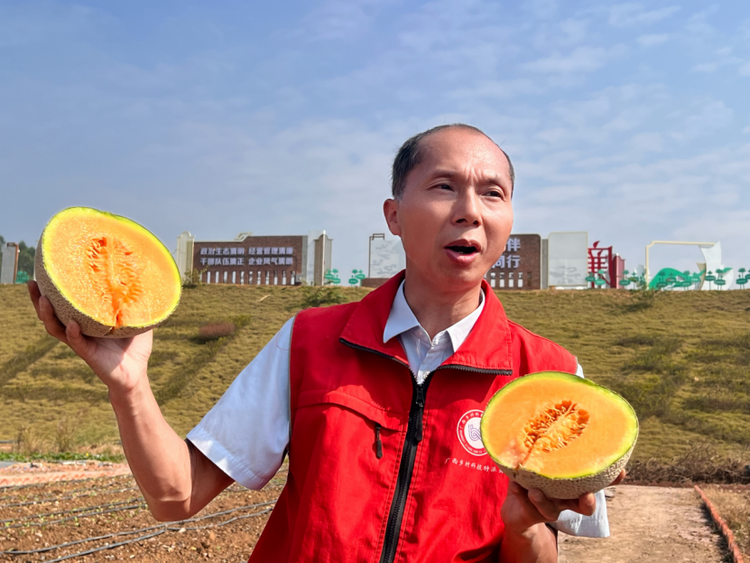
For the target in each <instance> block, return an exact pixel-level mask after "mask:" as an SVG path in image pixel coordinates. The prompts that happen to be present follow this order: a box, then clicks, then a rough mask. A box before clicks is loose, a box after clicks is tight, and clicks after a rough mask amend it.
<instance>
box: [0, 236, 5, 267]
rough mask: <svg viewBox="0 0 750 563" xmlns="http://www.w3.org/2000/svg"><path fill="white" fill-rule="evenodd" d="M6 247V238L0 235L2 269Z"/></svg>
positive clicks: (0, 262)
mask: <svg viewBox="0 0 750 563" xmlns="http://www.w3.org/2000/svg"><path fill="white" fill-rule="evenodd" d="M4 246H5V238H4V237H3V235H0V268H2V267H3V247H4Z"/></svg>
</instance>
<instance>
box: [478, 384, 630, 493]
mask: <svg viewBox="0 0 750 563" xmlns="http://www.w3.org/2000/svg"><path fill="white" fill-rule="evenodd" d="M480 428H481V435H482V441H483V443H484V447H485V448H486V450H487V453H489V455H490V457H491V458H492V459H493V460H494V461H495V463H497V465H498V466H499V468H500V469H501V470H502V471H503V472H504V473H505V474H506V475H508V476H509V477H511V478H512V479H514V480H515V481H516V482H518V483H519V484H520V485H521V486H523V487H524V488H526V489H532V488H536V489H541V490H542V491H543V492H544V493H545V494H546V495H547V496H548V497H550V498H559V499H570V498H577V497H579V496H580V495H582V494H583V493H589V492H596V491H598V490H601V489H603V488H604V487H606V486H607V485H609V484H610V483H611V482H612V481H614V479H615V478H616V477H617V476H618V475H619V473H620V471H621V470H622V469H623V468H624V467H625V464H626V463H627V461H628V459H629V458H630V454H631V453H632V451H633V447H634V446H635V442H636V439H637V437H638V418H637V417H636V414H635V411H634V410H633V407H631V406H630V404H629V403H628V402H627V401H626V400H625V399H623V398H622V397H621V396H620V395H618V394H617V393H615V392H614V391H610V390H609V389H607V388H605V387H602V386H600V385H597V384H595V383H593V382H592V381H589V380H587V379H583V378H580V377H577V376H575V375H572V374H569V373H561V372H540V373H535V374H530V375H527V376H525V377H521V378H519V379H516V380H514V381H512V382H511V383H509V384H508V385H506V386H505V387H503V388H502V389H501V390H500V391H498V392H497V393H496V394H495V395H494V396H493V397H492V399H490V401H489V403H488V405H487V408H486V409H485V411H484V415H483V416H482V421H481V425H480Z"/></svg>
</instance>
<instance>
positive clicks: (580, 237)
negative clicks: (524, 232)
mask: <svg viewBox="0 0 750 563" xmlns="http://www.w3.org/2000/svg"><path fill="white" fill-rule="evenodd" d="M548 241H549V242H548V246H547V248H548V264H549V266H548V273H547V276H548V277H547V280H548V285H549V287H586V286H587V285H588V282H587V281H586V276H587V275H588V249H589V234H588V233H587V232H586V231H578V232H568V233H550V234H549V238H548Z"/></svg>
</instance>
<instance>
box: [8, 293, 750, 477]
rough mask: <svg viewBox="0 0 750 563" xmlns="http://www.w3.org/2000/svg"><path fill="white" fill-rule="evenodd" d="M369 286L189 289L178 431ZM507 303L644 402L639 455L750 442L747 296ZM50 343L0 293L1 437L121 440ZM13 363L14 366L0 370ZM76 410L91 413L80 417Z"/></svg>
mask: <svg viewBox="0 0 750 563" xmlns="http://www.w3.org/2000/svg"><path fill="white" fill-rule="evenodd" d="M329 292H331V294H330V295H329V294H328V293H329ZM366 293H367V290H362V289H350V288H326V291H325V293H320V292H316V291H313V290H311V289H310V288H305V287H267V286H245V287H239V286H221V285H208V286H198V287H195V288H192V289H187V290H186V291H185V292H184V296H183V299H182V302H181V303H180V306H179V308H178V309H177V311H176V313H175V314H174V315H173V316H172V317H171V318H170V319H169V320H168V321H167V322H166V323H164V324H163V325H162V326H160V327H159V328H157V329H156V330H155V332H154V352H153V355H152V358H151V362H150V365H149V377H150V380H151V383H152V386H153V388H154V392H155V393H156V395H157V397H159V398H160V406H161V408H162V411H163V412H164V414H165V416H166V417H167V420H168V421H169V422H170V424H172V425H173V427H174V428H175V429H176V430H177V432H178V433H180V434H185V433H186V432H187V431H188V430H190V428H192V426H193V425H195V424H196V423H197V421H198V420H199V419H200V418H201V417H202V416H203V414H204V413H205V412H206V411H207V410H208V409H209V408H210V407H211V406H212V405H213V404H214V403H215V402H216V401H217V400H218V398H219V397H220V396H221V394H222V393H223V392H224V390H226V388H227V387H228V386H229V384H230V383H231V382H232V380H233V379H234V378H235V377H236V375H237V374H238V373H239V372H240V371H241V370H242V368H244V366H245V365H247V363H248V362H249V361H250V360H251V359H252V358H253V357H255V355H256V354H257V353H258V352H259V351H260V350H261V348H262V347H263V346H264V345H265V344H266V343H267V342H268V341H269V340H270V339H271V338H272V337H273V335H274V334H275V333H276V331H278V329H279V328H280V327H281V326H282V324H283V323H284V322H285V321H286V320H287V319H289V318H290V317H291V316H292V315H293V314H294V312H295V311H296V310H298V309H299V308H300V307H302V306H303V305H309V304H312V303H316V302H318V301H319V300H322V301H321V302H323V301H325V302H331V301H339V300H346V301H349V300H355V299H360V298H361V297H362V296H363V295H365V294H366ZM500 298H501V300H502V302H503V304H504V306H505V308H506V311H507V313H508V317H509V318H511V319H512V320H514V321H516V322H519V323H520V324H522V325H524V326H525V327H527V328H529V329H530V330H532V331H534V332H536V333H538V334H542V335H544V336H546V337H548V338H550V339H551V340H554V341H556V342H559V343H560V344H562V345H563V346H565V347H566V348H568V349H569V350H570V351H571V352H572V353H573V354H575V355H576V356H577V357H578V359H579V361H580V363H581V365H583V367H584V371H585V373H586V376H587V377H589V378H591V379H593V380H594V381H597V382H599V383H602V384H604V385H607V386H609V387H611V388H614V389H616V390H618V391H619V392H621V393H622V394H623V395H625V396H626V397H627V398H628V399H629V400H630V401H631V402H632V403H633V404H634V405H635V408H636V410H637V412H638V413H639V418H640V421H641V433H640V438H639V442H638V445H637V446H636V450H635V452H634V456H633V459H634V461H640V462H642V463H645V462H647V461H648V460H657V461H661V462H664V463H669V462H672V461H673V460H674V459H675V457H678V456H680V455H683V454H684V453H685V452H686V451H688V450H689V449H690V447H691V446H690V445H691V444H692V443H696V442H702V441H706V440H710V441H711V443H713V444H714V445H715V447H716V449H717V452H718V453H719V454H720V455H724V456H729V455H736V454H737V453H738V452H741V451H743V449H744V448H745V447H746V446H747V444H748V442H750V408H749V407H750V291H731V292H729V291H726V292H684V293H680V292H674V293H661V294H658V295H655V296H652V295H649V296H645V297H644V296H641V295H638V294H636V295H634V294H631V293H628V292H625V291H557V292H555V291H533V292H504V293H501V294H500ZM240 315H242V316H243V317H240ZM242 318H245V319H247V320H246V321H245V322H244V323H243V322H240V320H238V319H242ZM221 323H233V324H235V325H236V327H237V328H236V330H235V331H234V332H233V333H231V334H227V335H226V336H220V337H218V339H217V340H210V341H208V342H201V341H200V340H199V339H198V338H196V335H197V334H198V333H199V330H200V328H201V327H202V326H205V325H209V324H212V325H216V324H221ZM45 342H48V341H47V340H46V336H45V333H44V330H43V328H42V326H41V323H39V322H38V321H37V319H36V316H35V315H34V311H33V308H32V307H31V304H30V302H29V300H28V296H27V294H26V290H25V288H23V287H20V286H2V287H0V402H2V405H3V408H4V409H5V412H9V413H12V416H6V417H0V439H13V438H15V437H16V435H17V433H18V431H19V429H20V428H21V427H22V426H24V425H28V424H30V423H32V422H33V424H34V425H35V427H36V428H37V429H38V433H39V434H40V435H41V436H44V437H45V440H47V442H48V443H50V444H54V442H55V432H56V429H57V426H58V424H59V421H60V420H62V419H63V418H64V417H66V416H67V417H71V418H73V419H75V420H76V423H77V426H78V427H77V432H76V438H75V441H76V442H77V443H79V444H94V443H96V444H104V443H112V442H114V441H116V440H117V438H118V434H117V430H116V426H115V420H114V415H113V413H112V409H111V407H110V406H109V404H108V401H107V393H106V388H105V387H104V386H103V385H102V384H101V383H100V382H99V381H98V380H97V379H96V377H95V376H94V375H93V373H92V372H91V370H90V369H89V368H88V367H87V366H86V365H85V364H84V363H83V362H82V361H81V360H79V359H78V358H76V357H75V355H73V354H72V353H71V352H70V351H69V350H68V349H67V348H66V347H65V346H62V345H57V346H54V347H51V348H50V349H48V350H46V352H45V351H44V345H45ZM8 365H13V366H15V367H13V369H12V370H11V371H8V370H6V371H2V366H8ZM19 366H20V367H19ZM4 374H5V375H4ZM8 374H10V375H8ZM79 412H84V413H85V415H83V416H80V417H78V416H77V413H79ZM652 463H653V461H652Z"/></svg>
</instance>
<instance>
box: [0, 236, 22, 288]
mask: <svg viewBox="0 0 750 563" xmlns="http://www.w3.org/2000/svg"><path fill="white" fill-rule="evenodd" d="M2 252H3V264H2V270H0V283H15V281H16V272H17V270H18V245H17V244H16V243H15V242H6V243H5V244H4V245H3V247H2Z"/></svg>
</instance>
